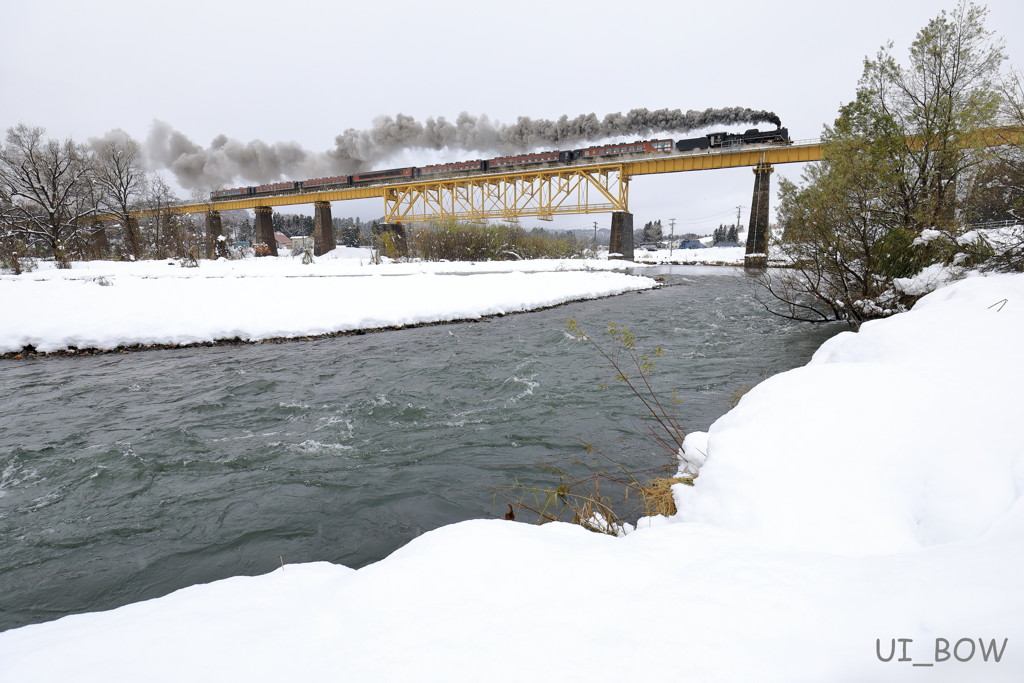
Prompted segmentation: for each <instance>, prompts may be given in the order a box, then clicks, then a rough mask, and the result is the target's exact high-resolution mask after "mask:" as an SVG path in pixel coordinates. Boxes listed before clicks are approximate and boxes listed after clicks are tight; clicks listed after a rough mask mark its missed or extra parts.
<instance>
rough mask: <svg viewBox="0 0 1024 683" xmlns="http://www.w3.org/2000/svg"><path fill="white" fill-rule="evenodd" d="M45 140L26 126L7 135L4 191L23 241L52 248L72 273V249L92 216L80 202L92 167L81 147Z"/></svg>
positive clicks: (0, 151) (0, 156)
mask: <svg viewBox="0 0 1024 683" xmlns="http://www.w3.org/2000/svg"><path fill="white" fill-rule="evenodd" d="M45 134H46V131H45V130H44V129H43V128H39V127H29V126H26V125H25V124H18V125H17V126H14V127H13V128H9V129H7V142H6V144H5V145H4V146H3V147H2V148H0V185H2V186H3V193H4V194H5V195H6V196H7V197H8V198H9V199H10V201H11V205H12V212H13V216H14V218H15V225H16V226H17V230H18V232H19V233H20V235H21V236H23V237H24V238H25V239H26V241H28V242H30V243H34V244H41V245H43V246H44V247H46V248H47V249H48V250H49V251H50V253H51V254H52V256H53V258H54V259H55V260H56V261H57V264H58V265H59V266H61V267H69V266H70V264H69V262H68V259H69V256H68V249H69V247H70V246H72V243H73V241H74V240H75V239H77V237H78V229H79V222H80V220H81V219H83V218H84V217H85V216H86V215H87V214H89V213H91V212H92V209H91V208H90V207H89V203H88V202H80V201H78V200H79V199H80V195H81V194H82V193H83V190H84V188H85V186H86V185H87V184H88V183H89V181H90V176H91V173H92V164H91V160H90V156H89V153H88V151H87V150H86V149H85V148H84V147H82V146H81V145H78V144H76V143H75V142H73V141H72V140H71V139H67V140H64V141H57V140H49V139H46V138H45V137H44V136H45Z"/></svg>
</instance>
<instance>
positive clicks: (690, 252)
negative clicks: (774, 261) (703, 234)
mask: <svg viewBox="0 0 1024 683" xmlns="http://www.w3.org/2000/svg"><path fill="white" fill-rule="evenodd" d="M746 251H747V250H746V247H708V248H706V249H657V250H655V251H648V250H647V249H646V248H642V247H637V248H636V249H635V250H634V251H633V260H634V261H636V262H638V263H656V264H662V263H677V264H681V265H685V264H690V263H700V264H709V265H720V266H742V265H743V257H744V255H745V254H746Z"/></svg>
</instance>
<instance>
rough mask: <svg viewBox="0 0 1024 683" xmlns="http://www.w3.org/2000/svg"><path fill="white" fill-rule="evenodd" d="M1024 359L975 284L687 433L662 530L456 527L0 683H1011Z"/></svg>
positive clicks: (28, 668)
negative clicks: (692, 476)
mask: <svg viewBox="0 0 1024 683" xmlns="http://www.w3.org/2000/svg"><path fill="white" fill-rule="evenodd" d="M208 265H210V264H205V263H204V264H203V267H201V268H200V269H199V274H200V275H202V271H203V269H204V268H207V266H208ZM445 265H452V266H453V267H454V264H445ZM163 267H165V268H168V270H172V269H176V268H177V267H176V266H173V267H172V266H163ZM218 267H219V266H218ZM224 267H227V266H224ZM410 267H411V268H415V267H423V268H426V267H427V266H417V265H416V264H413V265H412V266H410ZM430 267H431V268H433V267H435V266H430ZM101 270H102V269H101ZM208 270H209V271H213V270H214V268H213V267H210V268H208ZM556 271H557V268H556ZM86 272H87V271H84V270H83V271H80V272H79V273H78V274H79V275H84V274H86ZM75 273H76V271H74V270H73V271H71V275H74V274H75ZM103 274H104V276H105V277H110V276H111V275H112V276H113V277H115V278H120V277H123V276H122V275H120V274H118V273H110V274H108V273H106V271H103ZM554 274H558V273H557V272H556V273H552V275H554ZM583 274H589V275H595V274H596V273H583ZM37 276H45V277H55V278H64V277H65V276H66V273H65V274H57V275H53V276H50V275H49V274H45V273H44V274H37ZM410 277H419V278H423V281H424V282H428V281H429V278H432V277H434V278H436V277H440V276H438V275H436V274H421V275H417V276H410ZM476 277H477V276H474V277H473V279H474V280H475V279H476ZM479 277H483V276H479ZM509 277H511V276H509ZM521 277H526V276H525V275H521ZM531 277H532V276H531ZM256 279H257V278H255V277H248V278H244V279H243V282H252V281H255V280H256ZM274 279H275V280H276V279H277V278H274ZM372 279H373V280H374V282H375V284H379V283H382V282H385V281H389V280H396V281H398V280H403V279H404V278H388V277H383V276H381V277H376V278H372ZM344 280H345V278H339V281H344ZM19 282H20V281H19ZM223 282H226V281H223ZM8 284H9V281H4V282H2V283H0V291H3V290H4V289H6V288H7V287H8ZM65 284H68V285H70V284H74V285H76V286H79V287H82V288H91V291H93V292H101V291H106V290H112V289H116V288H117V287H119V286H124V285H123V283H121V282H115V284H114V285H112V286H109V287H99V286H96V285H93V284H90V283H89V282H87V281H77V282H73V283H65ZM416 284H417V286H418V285H419V284H420V283H418V282H417V283H416ZM503 286H505V285H503ZM508 286H511V285H508ZM552 286H554V285H552ZM413 289H415V287H414V288H413ZM361 291H363V292H364V294H363V296H372V295H373V293H374V292H375V291H376V289H375V288H371V287H368V286H367V287H364V288H363V289H362V290H361ZM224 304H225V307H226V308H230V307H231V305H232V300H231V299H230V298H229V297H225V301H224ZM185 310H187V309H185ZM1022 339H1024V276H1022V275H999V276H991V277H972V278H967V279H965V280H962V281H960V282H957V283H954V284H952V285H950V286H948V287H946V288H943V289H940V290H938V291H936V292H934V293H932V294H929V295H928V296H926V297H925V298H924V299H922V300H921V301H920V302H918V304H917V305H916V306H915V307H914V309H913V310H912V311H910V312H908V313H903V314H899V315H896V316H893V317H892V318H888V319H885V320H880V321H875V322H870V323H867V324H865V325H864V326H863V327H862V329H861V330H860V332H858V333H852V332H846V333H842V334H840V335H838V336H836V337H834V338H833V339H831V340H830V341H828V342H826V343H825V344H824V345H823V346H822V347H821V349H820V350H819V351H818V352H817V353H816V354H815V356H814V358H813V359H812V361H811V362H810V363H809V364H808V365H807V366H805V367H803V368H798V369H795V370H791V371H789V372H785V373H782V374H780V375H777V376H775V377H772V378H770V379H768V380H766V381H765V382H763V383H762V384H760V385H759V386H757V387H755V388H754V389H753V390H751V391H750V392H749V393H748V394H746V395H745V396H744V397H743V399H742V400H741V401H740V403H739V405H738V406H737V407H736V408H735V409H733V410H732V411H730V412H729V413H727V414H726V415H725V416H723V417H722V418H721V419H719V420H718V421H717V422H715V423H714V424H713V425H712V426H711V428H710V429H709V430H708V432H706V433H693V434H691V435H690V436H689V437H688V438H687V451H686V453H685V461H684V462H683V463H682V464H686V462H690V463H696V464H701V465H702V466H701V467H700V473H699V476H698V478H697V480H696V486H694V487H692V488H690V487H685V486H682V485H677V486H676V487H675V491H674V493H675V496H676V501H677V504H678V507H679V513H678V514H677V515H675V516H674V517H672V518H664V517H659V518H652V519H648V520H641V524H639V525H638V528H637V529H636V530H635V531H632V532H631V533H629V534H627V535H625V536H623V537H620V538H612V537H609V536H602V535H597V534H594V533H591V532H588V531H585V530H584V529H582V528H580V527H578V526H574V525H569V524H562V523H552V524H547V525H544V526H532V525H527V524H522V523H518V522H506V521H504V520H477V521H470V522H464V523H461V524H455V525H451V526H448V527H444V528H441V529H438V530H436V531H432V532H429V533H427V534H424V535H423V536H421V537H419V538H417V539H416V540H414V541H412V542H411V543H409V544H408V545H407V546H405V547H404V548H401V549H400V550H398V551H396V552H395V553H394V554H392V555H391V556H390V557H388V558H386V559H384V560H382V561H380V562H378V563H375V564H373V565H370V566H367V567H364V568H362V569H359V570H352V569H349V568H346V567H342V566H337V565H332V564H328V563H313V564H306V565H286V566H284V567H283V568H281V569H279V570H277V571H274V572H272V573H270V574H267V575H264V576H258V577H236V578H232V579H226V580H223V581H218V582H215V583H211V584H206V585H200V586H193V587H190V588H186V589H183V590H180V591H177V592H175V593H173V594H171V595H168V596H166V597H163V598H159V599H156V600H150V601H147V602H142V603H137V604H133V605H128V606H125V607H121V608H118V609H115V610H111V611H109V612H103V613H94V614H85V615H75V616H69V617H65V618H63V619H59V620H57V621H54V622H50V623H45V624H38V625H33V626H26V627H23V628H19V629H13V630H10V631H6V632H4V633H0V680H2V681H8V680H10V681H19V682H28V683H31V682H37V681H38V682H42V681H46V682H52V681H103V682H104V683H108V682H109V681H142V680H144V681H174V682H175V683H177V682H179V681H182V680H198V681H235V680H246V681H280V680H282V679H288V680H301V681H481V680H486V681H522V680H538V679H541V678H553V679H556V680H567V681H632V680H664V681H786V682H791V681H905V680H912V681H926V682H929V683H930V682H932V681H1018V680H1022V679H1024V581H1022V580H1021V576H1024V495H1022V494H1024V435H1022V432H1021V431H1020V430H1019V429H1018V428H1017V420H1018V419H1020V408H1019V406H1020V404H1019V403H1018V401H1019V393H1020V388H1021V387H1022V386H1024V364H1022V363H1021V362H1020V342H1021V340H1022Z"/></svg>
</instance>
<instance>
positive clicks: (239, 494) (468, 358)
mask: <svg viewBox="0 0 1024 683" xmlns="http://www.w3.org/2000/svg"><path fill="white" fill-rule="evenodd" d="M663 270H670V271H671V272H668V274H666V275H665V278H666V283H667V284H668V285H670V286H666V287H664V288H662V289H659V290H656V291H652V292H644V293H636V294H627V295H623V296H618V297H613V298H609V299H602V300H597V301H588V302H580V303H574V304H570V305H567V306H561V307H558V308H554V309H550V310H546V311H538V312H534V313H527V314H521V315H510V316H506V317H501V318H493V319H490V320H487V321H483V322H477V323H459V324H451V325H438V326H429V327H421V328H415V329H406V330H396V331H388V332H382V333H373V334H366V335H352V336H345V337H336V338H329V339H320V340H315V341H302V342H288V343H281V344H271V343H268V344H259V345H237V346H220V347H212V348H187V349H174V350H153V351H144V352H137V353H129V354H124V355H119V354H112V355H103V356H94V357H74V358H61V357H53V358H43V359H37V360H23V361H13V360H9V361H0V392H2V395H3V396H4V397H5V399H4V404H3V409H2V411H0V596H3V597H2V604H0V630H3V629H8V628H13V627H17V626H21V625H25V624H29V623H36V622H41V621H46V620H50V619H55V618H58V617H60V616H64V615H67V614H73V613H79V612H85V611H95V610H103V609H110V608H113V607H116V606H119V605H123V604H126V603H129V602H136V601H139V600H144V599H148V598H152V597H157V596H160V595H165V594H167V593H169V592H171V591H173V590H176V589H178V588H181V587H184V586H188V585H192V584H196V583H204V582H209V581H213V580H216V579H220V578H225V577H229V576H235V575H240V574H249V575H254V574H262V573H265V572H268V571H271V570H273V569H275V568H276V567H278V566H279V565H280V563H281V562H286V563H297V562H308V561H314V560H327V561H331V562H338V563H341V564H345V565H348V566H351V567H361V566H364V565H366V564H368V563H371V562H375V561H377V560H380V559H382V558H383V557H385V556H386V555H387V554H388V553H390V552H391V551H393V550H394V549H396V548H397V547H399V546H401V545H403V544H404V543H406V542H408V541H409V540H410V539H412V538H414V537H416V536H418V535H419V534H422V533H424V532H426V531H429V530H431V529H434V528H437V527H438V526H441V525H444V524H449V523H453V522H457V521H461V520H465V519H471V518H477V517H495V516H498V517H500V516H502V514H503V513H504V511H505V510H506V509H507V508H506V506H505V501H504V499H503V498H502V496H501V493H500V491H501V490H502V488H501V487H504V486H508V485H511V484H513V483H514V482H515V481H520V482H524V483H537V484H552V483H556V482H555V481H554V479H553V475H551V474H550V473H549V472H548V470H547V469H546V467H545V465H546V464H548V463H554V464H556V465H557V466H559V467H563V468H565V469H568V470H571V469H572V468H573V467H574V465H573V464H572V461H573V460H574V459H578V458H582V457H584V456H585V451H584V446H583V442H588V443H591V444H593V445H594V446H595V447H596V448H599V449H600V450H601V452H602V453H605V454H608V455H610V456H612V457H614V458H615V459H616V460H618V461H619V462H621V463H622V464H623V465H625V466H627V467H630V468H638V469H639V468H643V467H649V466H652V465H659V464H664V463H666V462H668V461H669V457H668V455H667V454H666V453H664V452H661V451H659V449H658V447H657V446H656V445H655V444H653V443H651V441H650V439H649V438H647V437H645V436H644V434H643V430H642V428H641V426H640V424H639V422H638V419H639V417H640V416H641V415H642V412H641V406H640V404H639V402H638V401H637V399H636V397H635V396H633V395H631V394H630V393H629V392H628V391H626V390H625V387H623V386H622V385H621V384H619V383H616V382H615V380H614V379H613V371H612V369H611V368H610V367H609V366H608V364H607V363H605V362H604V361H603V360H602V359H601V358H600V357H599V356H598V354H597V353H596V352H595V350H594V349H593V348H591V347H590V346H589V345H587V344H584V343H580V342H577V341H574V340H573V339H572V338H571V337H570V336H569V335H568V334H567V333H566V326H567V323H568V321H569V319H570V318H574V319H576V320H577V321H578V322H579V324H580V325H581V326H582V327H583V328H584V329H585V330H587V331H588V332H590V333H591V334H593V336H594V337H595V338H597V339H598V340H600V341H601V343H602V344H603V345H605V346H606V347H607V348H609V349H610V348H613V347H614V345H613V344H612V343H611V342H610V341H608V340H607V338H606V337H605V336H604V332H603V331H604V329H605V327H606V325H607V324H608V323H610V322H614V323H617V324H619V325H623V326H626V327H628V328H630V329H632V330H633V331H635V332H636V333H637V334H638V337H639V344H640V346H641V347H642V348H643V349H644V350H646V351H651V350H653V349H654V348H655V347H658V346H661V347H662V348H663V350H664V354H663V356H662V357H661V358H660V359H659V360H658V362H657V367H656V369H655V372H654V375H653V377H654V379H655V386H656V389H657V391H659V392H661V393H663V394H664V395H669V394H671V393H672V392H673V391H675V392H676V395H677V397H678V399H679V403H678V404H676V405H677V407H678V413H679V418H680V421H681V422H682V424H683V425H684V426H685V427H686V428H687V429H688V430H703V429H707V427H708V426H709V425H710V424H711V423H712V422H713V421H714V420H715V419H716V418H717V417H719V416H720V415H722V414H723V413H724V412H726V411H727V410H728V409H729V406H730V402H731V401H732V400H733V396H734V394H735V392H737V391H738V390H741V389H742V388H743V387H746V386H750V385H753V384H756V383H757V382H759V381H761V380H763V379H764V378H765V377H766V376H769V375H771V374H775V373H778V372H781V371H784V370H787V369H790V368H792V367H795V366H799V365H802V364H804V363H806V362H807V360H808V359H809V358H810V356H811V354H812V353H813V352H814V350H815V349H816V348H817V347H818V346H819V345H820V344H821V342H823V341H824V340H825V339H826V338H828V337H829V336H831V335H833V334H835V333H836V332H838V331H840V330H841V329H842V328H839V327H836V326H828V327H813V326H808V325H798V324H794V323H789V322H786V321H783V320H781V319H778V318H775V317H772V316H770V315H769V314H767V313H766V312H764V310H763V309H762V308H761V307H760V306H759V305H758V304H757V303H756V301H755V300H754V299H753V296H752V294H751V291H750V288H749V285H748V283H747V281H746V280H745V279H744V278H743V277H742V270H739V269H732V268H711V267H697V266H695V267H676V268H672V269H663ZM605 384H607V385H608V386H607V388H602V385H605ZM496 490H497V491H498V492H497V493H496Z"/></svg>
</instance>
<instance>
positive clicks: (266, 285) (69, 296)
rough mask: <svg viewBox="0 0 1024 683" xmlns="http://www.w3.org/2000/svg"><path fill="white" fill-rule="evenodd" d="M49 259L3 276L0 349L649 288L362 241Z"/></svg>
mask: <svg viewBox="0 0 1024 683" xmlns="http://www.w3.org/2000/svg"><path fill="white" fill-rule="evenodd" d="M200 264H201V265H200V266H199V267H198V268H183V267H181V265H180V264H179V263H178V262H177V261H142V262H138V263H128V262H110V261H90V262H84V263H75V264H73V268H71V269H70V270H56V269H54V268H53V267H52V263H46V264H43V267H42V268H40V269H39V270H35V271H32V272H29V273H24V274H22V275H20V276H14V275H4V276H0V294H2V296H3V300H4V302H5V303H4V306H3V307H2V308H0V353H19V352H21V351H22V350H23V349H25V348H26V347H31V349H34V350H36V351H40V352H54V351H64V350H67V349H70V348H74V349H103V350H109V349H114V348H118V347H126V346H135V345H141V346H150V345H185V344H198V343H206V342H213V341H218V340H231V339H238V340H242V341H253V340H260V339H274V338H293V337H304V336H314V335H323V334H332V333H337V332H346V331H353V330H369V329H376V328H388V327H401V326H405V325H417V324H424V323H435V322H444V321H450V320H472V319H476V318H481V317H484V316H489V315H500V314H505V313H514V312H521V311H528V310H536V309H538V308H544V307H548V306H555V305H558V304H562V303H566V302H568V301H576V300H580V299H592V298H598V297H602V296H611V295H615V294H621V293H623V292H628V291H635V290H642V289H649V288H651V287H654V286H655V283H654V282H653V281H652V280H651V279H649V278H644V277H636V276H631V275H626V274H624V273H622V272H614V271H616V270H619V271H621V270H622V269H624V268H626V267H628V266H632V265H634V264H632V263H626V262H622V261H608V260H606V259H602V260H599V259H593V260H560V261H559V260H551V261H512V262H502V263H386V264H381V265H374V264H373V263H372V262H371V258H370V252H369V250H366V249H346V248H341V249H337V250H335V251H333V252H331V254H329V255H327V256H325V257H322V258H320V259H317V260H316V262H315V263H313V264H310V265H303V264H302V262H301V260H300V259H299V258H292V257H282V258H263V259H245V260H239V261H227V260H220V261H201V262H200Z"/></svg>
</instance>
